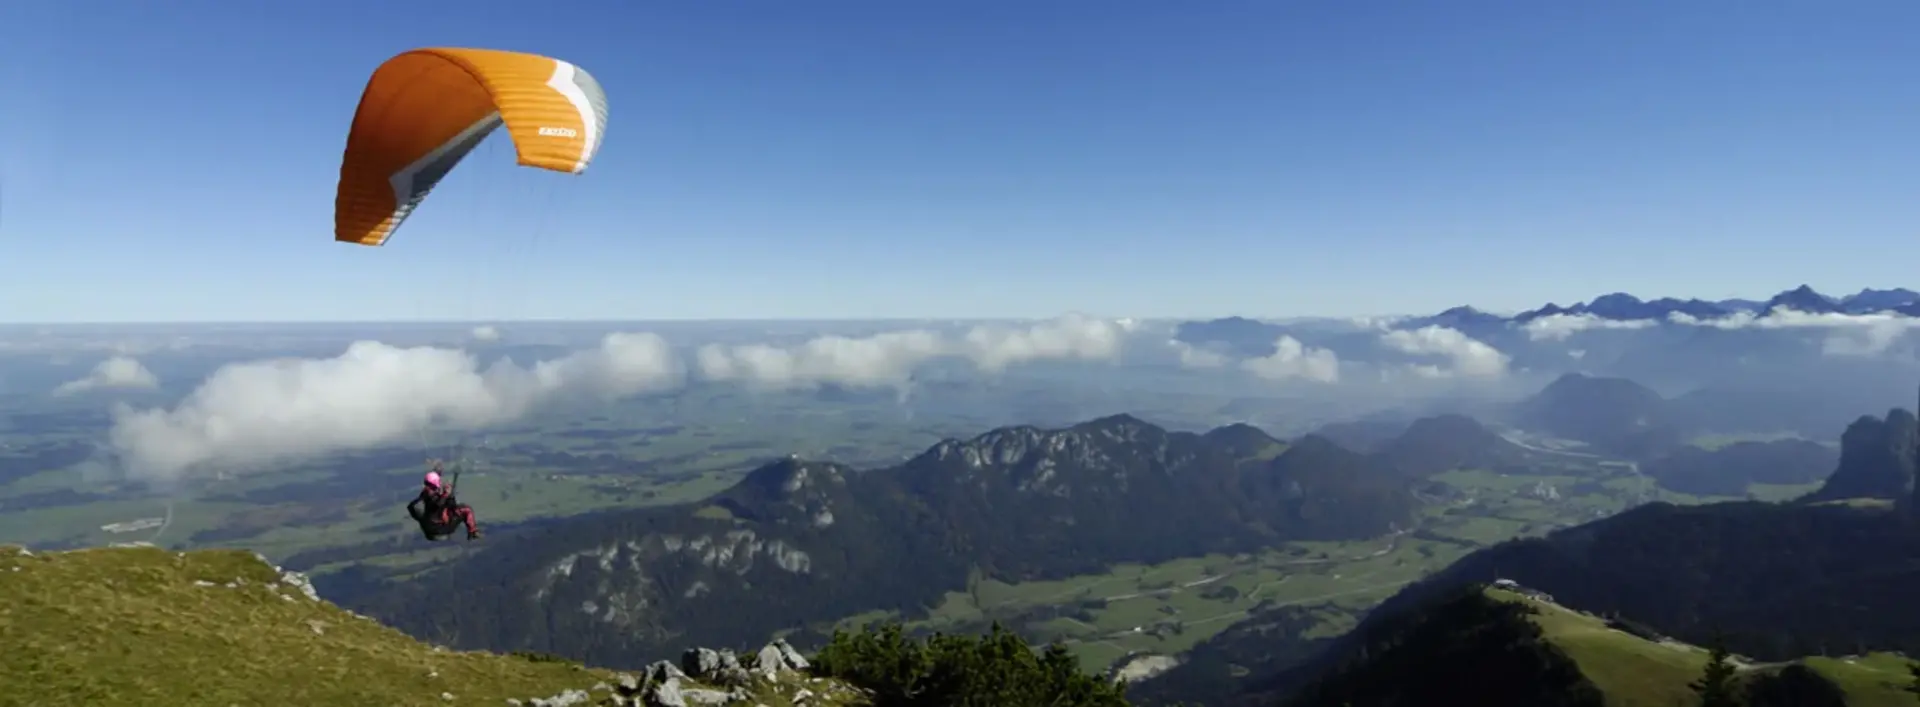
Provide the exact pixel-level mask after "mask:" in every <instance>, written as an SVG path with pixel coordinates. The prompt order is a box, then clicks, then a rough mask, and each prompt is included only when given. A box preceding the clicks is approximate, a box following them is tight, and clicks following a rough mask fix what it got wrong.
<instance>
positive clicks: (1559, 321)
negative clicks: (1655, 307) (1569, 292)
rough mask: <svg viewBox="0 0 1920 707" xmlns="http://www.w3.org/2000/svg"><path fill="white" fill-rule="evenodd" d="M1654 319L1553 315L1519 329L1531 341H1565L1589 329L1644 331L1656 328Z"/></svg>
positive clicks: (1530, 322)
mask: <svg viewBox="0 0 1920 707" xmlns="http://www.w3.org/2000/svg"><path fill="white" fill-rule="evenodd" d="M1659 324H1660V322H1659V321H1658V320H1654V319H1631V320H1626V321H1621V320H1617V319H1602V318H1600V317H1596V316H1593V315H1591V314H1555V315H1552V316H1546V317H1540V318H1538V319H1534V320H1531V321H1528V322H1527V323H1526V324H1525V325H1523V326H1521V329H1522V330H1524V331H1526V332H1527V338H1528V339H1530V340H1533V341H1565V340H1566V339H1567V337H1570V336H1573V335H1574V334H1577V333H1580V332H1583V331H1588V330H1591V329H1645V328H1647V327H1651V326H1658V325H1659Z"/></svg>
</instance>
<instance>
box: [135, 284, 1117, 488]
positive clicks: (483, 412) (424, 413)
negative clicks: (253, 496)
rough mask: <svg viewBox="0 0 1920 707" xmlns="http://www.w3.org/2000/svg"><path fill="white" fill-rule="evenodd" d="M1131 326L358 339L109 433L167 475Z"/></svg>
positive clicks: (253, 365)
mask: <svg viewBox="0 0 1920 707" xmlns="http://www.w3.org/2000/svg"><path fill="white" fill-rule="evenodd" d="M1131 330H1132V325H1131V323H1130V322H1127V321H1125V320H1101V319H1094V318H1089V317H1083V316H1077V315H1070V316H1066V317H1061V318H1059V319H1055V320H1052V321H1047V322H1040V323H1037V324H1034V325H1031V326H1026V327H984V326H983V327H975V328H973V329H971V330H968V331H966V332H964V333H963V334H961V335H959V336H950V335H947V334H943V333H940V332H935V331H931V330H909V331H899V332H887V333H882V334H876V335H873V336H866V337H859V338H849V337H841V336H823V337H818V338H815V339H812V340H810V341H806V342H804V343H801V344H798V345H794V346H787V347H780V346H767V345H752V346H704V347H701V348H700V349H698V350H697V352H696V353H695V355H694V357H693V361H692V364H691V365H688V364H687V362H684V361H682V360H681V359H680V358H679V357H678V356H676V354H675V352H674V350H673V349H672V347H671V346H669V345H668V343H667V341H666V340H665V339H663V338H661V337H660V336H657V335H655V334H650V333H615V334H609V335H607V336H606V337H605V338H604V339H603V340H601V342H600V344H599V346H597V347H595V348H592V349H588V350H584V351H579V352H575V353H573V354H571V355H568V356H565V357H562V358H558V359H552V360H547V361H541V362H538V363H534V364H532V365H529V366H522V365H519V364H517V363H515V362H513V361H512V360H511V359H501V360H499V361H496V362H494V363H493V364H492V365H490V366H486V367H484V368H483V367H482V366H481V364H480V362H479V360H478V359H476V358H475V357H474V356H472V355H470V354H468V353H467V352H465V351H462V350H459V349H448V348H438V347H430V346H420V347H410V348H402V347H395V346H390V345H387V344H383V343H380V342H375V341H361V342H357V343H354V344H352V345H351V346H349V347H348V348H347V350H346V351H345V352H344V353H342V354H341V355H339V356H336V357H333V358H324V359H303V358H281V359H272V360H264V361H250V362H245V363H237V364H231V365H228V366H225V367H222V368H220V369H219V370H217V371H215V372H214V373H213V374H212V375H210V376H208V378H207V380H206V381H205V382H204V383H202V384H201V385H200V387H199V388H197V389H195V390H194V391H193V392H192V393H190V394H188V395H187V396H186V398H185V399H183V400H182V401H181V402H180V403H179V404H178V405H175V406H174V407H173V408H172V409H164V408H153V409H134V408H132V407H130V406H126V405H118V406H116V407H115V409H114V411H113V416H114V424H113V428H112V430H111V431H110V433H109V442H110V443H111V445H112V447H113V449H114V450H115V451H116V452H117V453H118V454H119V456H120V459H121V461H122V463H123V465H124V466H125V468H126V470H127V471H128V473H129V474H130V475H132V476H134V477H137V478H145V479H154V480H166V479H175V478H179V477H181V476H184V475H187V474H191V473H195V472H197V471H201V470H227V471H246V470H248V469H254V468H260V467H261V466H264V465H267V464H271V463H274V462H282V461H288V460H297V459H302V458H312V457H316V456H319V455H323V454H327V453H330V452H339V451H349V450H357V449H369V448H373V447H378V446H381V445H387V444H393V443H398V442H403V441H406V440H409V439H415V438H417V437H419V436H421V435H423V434H424V433H425V431H427V430H429V429H438V428H452V429H462V430H471V429H476V428H480V427H485V426H488V425H494V424H499V423H503V422H507V421H511V420H514V419H518V418H520V417H522V416H524V415H526V414H528V413H529V412H532V411H533V410H535V409H537V408H539V407H540V406H542V405H546V404H549V403H553V402H556V401H559V400H563V399H569V398H600V399H616V398H623V397H629V396H634V395H640V394H645V393H651V392H659V391H665V390H671V389H675V388H679V387H681V386H682V385H684V384H685V383H686V382H687V380H688V379H689V378H692V377H697V378H700V379H704V380H708V381H714V382H735V383H743V384H748V385H754V386H762V387H768V388H782V389H784V388H796V387H808V386H817V385H820V384H824V383H833V384H839V385H846V386H858V387H901V386H905V385H908V384H909V383H910V381H911V377H912V375H913V372H914V370H915V369H916V367H918V366H919V365H921V364H924V363H926V362H928V361H931V360H933V359H938V358H957V359H961V360H965V361H968V362H970V363H971V364H972V365H974V366H975V367H977V368H978V369H980V370H983V371H988V372H994V371H1000V370H1003V369H1005V368H1006V367H1008V366H1011V365H1016V364H1020V363H1026V362H1032V361H1041V360H1082V361H1096V360H1113V359H1115V358H1117V357H1118V355H1119V354H1120V352H1121V349H1122V347H1123V344H1124V342H1125V340H1126V338H1127V335H1128V334H1129V333H1130V332H1131ZM103 365H104V364H103Z"/></svg>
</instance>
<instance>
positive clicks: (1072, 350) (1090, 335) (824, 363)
mask: <svg viewBox="0 0 1920 707" xmlns="http://www.w3.org/2000/svg"><path fill="white" fill-rule="evenodd" d="M1134 328H1135V325H1134V323H1133V322H1132V321H1130V320H1118V321H1115V320H1106V319H1095V318H1091V317H1085V316H1081V315H1067V316H1064V317H1060V318H1057V319H1052V320H1048V321H1044V322H1039V323H1036V324H1033V325H1031V326H1027V327H1019V328H1008V327H1002V326H977V327H974V328H972V329H970V330H968V331H967V332H966V333H965V334H963V335H962V336H960V337H958V338H953V337H948V336H945V335H943V334H941V333H939V332H935V331H931V330H926V329H912V330H907V331H895V332H886V333H882V334H875V335H872V336H865V337H859V338H851V337H844V336H822V337H818V338H815V339H812V340H810V341H807V342H806V343H803V344H799V345H797V346H768V345H764V344H754V345H745V346H723V345H718V344H711V345H707V346H703V347H701V348H700V350H699V352H698V353H697V354H696V355H695V357H694V362H695V367H696V368H697V369H698V371H699V374H700V376H701V377H702V378H705V379H708V380H715V381H740V382H746V383H750V384H753V385H758V386H762V387H769V388H807V387H812V386H817V385H820V384H823V383H833V384H838V385H846V386H860V387H894V388H904V387H905V386H906V385H907V382H908V380H909V379H911V377H912V375H913V372H914V370H915V369H916V368H918V367H919V366H921V365H922V364H925V363H927V362H928V361H931V360H934V359H939V358H959V359H964V360H967V361H969V362H971V363H973V364H974V366H975V367H977V368H979V369H981V370H984V371H989V372H997V371H1001V370H1004V369H1005V368H1006V367H1007V366H1009V365H1013V364H1019V363H1027V362H1031V361H1038V360H1084V361H1097V360H1112V359H1113V358H1115V357H1117V356H1118V355H1119V354H1120V350H1121V348H1122V347H1123V345H1124V343H1125V340H1126V337H1127V336H1128V334H1129V333H1130V332H1131V331H1132V330H1133V329H1134Z"/></svg>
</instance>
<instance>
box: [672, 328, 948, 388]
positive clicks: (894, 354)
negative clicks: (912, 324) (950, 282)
mask: <svg viewBox="0 0 1920 707" xmlns="http://www.w3.org/2000/svg"><path fill="white" fill-rule="evenodd" d="M946 349H947V342H946V341H945V340H943V339H942V338H941V337H940V335H938V334H935V333H934V332H931V331H926V330H919V329H916V330H909V331H897V332H886V333H883V334H875V335H873V336H867V337H861V338H857V339H856V338H848V337H844V336H822V337H818V338H815V339H812V340H809V341H807V342H806V343H804V344H800V345H798V346H789V347H781V346H768V345H765V344H750V345H744V346H722V345H718V344H709V345H707V346H702V347H700V351H699V353H698V354H697V355H696V356H695V364H696V366H697V368H698V369H699V372H700V377H702V378H705V379H707V380H714V381H743V382H751V383H755V384H759V385H762V386H765V387H771V388H804V387H811V386H815V385H819V384H822V383H834V384H839V385H847V386H862V387H886V386H904V385H905V384H906V382H907V380H908V379H909V378H910V377H911V376H912V375H913V371H914V369H915V368H918V367H919V366H920V364H922V363H925V362H926V361H928V360H929V359H932V358H935V357H937V356H940V355H941V354H942V353H944V352H945V351H946Z"/></svg>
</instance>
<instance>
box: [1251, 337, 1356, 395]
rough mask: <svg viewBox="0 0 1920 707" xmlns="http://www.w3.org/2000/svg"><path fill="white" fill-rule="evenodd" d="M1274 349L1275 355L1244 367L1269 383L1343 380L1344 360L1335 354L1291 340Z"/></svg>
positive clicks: (1278, 342)
mask: <svg viewBox="0 0 1920 707" xmlns="http://www.w3.org/2000/svg"><path fill="white" fill-rule="evenodd" d="M1273 348H1274V352H1273V354H1272V355H1269V356H1262V357H1260V358H1250V359H1247V360H1244V361H1241V362H1240V367H1241V368H1243V369H1245V370H1247V371H1248V372H1250V373H1252V374H1254V375H1256V376H1259V377H1261V378H1266V379H1268V380H1286V379H1289V378H1304V379H1307V380H1310V381H1314V382H1318V383H1336V382H1339V380H1340V358H1339V357H1338V356H1335V355H1334V353H1333V352H1332V351H1329V350H1327V349H1318V348H1312V347H1309V346H1307V345H1305V344H1302V343H1300V340H1299V339H1295V338H1293V337H1291V336H1282V337H1280V338H1279V339H1277V340H1275V341H1274V342H1273Z"/></svg>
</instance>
